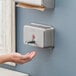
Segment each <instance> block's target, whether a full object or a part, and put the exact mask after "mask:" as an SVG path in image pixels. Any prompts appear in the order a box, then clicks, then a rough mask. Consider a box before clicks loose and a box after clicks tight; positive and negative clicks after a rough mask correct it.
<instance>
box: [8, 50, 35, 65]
mask: <svg viewBox="0 0 76 76" xmlns="http://www.w3.org/2000/svg"><path fill="white" fill-rule="evenodd" d="M35 56H36V52H35V51H32V52H28V53H26V54H25V55H21V54H19V53H13V54H10V59H9V61H10V62H14V63H18V64H24V63H27V62H29V61H31V60H32V59H33V58H34V57H35Z"/></svg>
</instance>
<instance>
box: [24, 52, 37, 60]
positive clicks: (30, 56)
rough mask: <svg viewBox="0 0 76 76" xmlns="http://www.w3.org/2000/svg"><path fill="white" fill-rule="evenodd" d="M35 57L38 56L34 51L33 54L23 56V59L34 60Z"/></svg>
mask: <svg viewBox="0 0 76 76" xmlns="http://www.w3.org/2000/svg"><path fill="white" fill-rule="evenodd" d="M35 56H36V52H35V51H32V52H30V53H27V54H25V55H24V56H23V59H27V58H30V59H32V58H34V57H35Z"/></svg>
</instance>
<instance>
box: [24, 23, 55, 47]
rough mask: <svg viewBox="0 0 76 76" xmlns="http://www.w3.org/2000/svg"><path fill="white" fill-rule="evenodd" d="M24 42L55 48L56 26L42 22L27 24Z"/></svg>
mask: <svg viewBox="0 0 76 76" xmlns="http://www.w3.org/2000/svg"><path fill="white" fill-rule="evenodd" d="M24 43H25V44H28V45H31V46H36V47H41V48H46V47H50V48H53V47H54V27H52V26H45V25H40V24H37V25H36V24H32V25H25V26H24Z"/></svg>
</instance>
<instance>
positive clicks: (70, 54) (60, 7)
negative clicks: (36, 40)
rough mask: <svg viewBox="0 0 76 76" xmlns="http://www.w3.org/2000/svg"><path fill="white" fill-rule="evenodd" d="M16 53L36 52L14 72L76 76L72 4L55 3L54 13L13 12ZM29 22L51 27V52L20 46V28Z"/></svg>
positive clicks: (67, 0) (75, 4) (75, 2)
mask: <svg viewBox="0 0 76 76" xmlns="http://www.w3.org/2000/svg"><path fill="white" fill-rule="evenodd" d="M16 10H17V14H16V16H17V51H18V52H19V53H22V54H24V53H26V52H28V51H32V50H36V51H37V56H36V57H35V58H34V59H33V60H32V61H31V62H29V63H26V64H23V65H17V66H16V67H14V69H15V70H17V71H21V72H24V73H29V74H30V76H76V35H75V32H76V0H56V6H55V10H54V11H51V10H46V11H45V12H40V11H37V10H29V9H22V8H16ZM31 22H35V23H43V24H48V25H53V26H54V27H55V48H54V49H53V50H52V49H50V48H48V49H40V48H36V47H31V46H27V45H24V44H23V26H24V25H25V24H29V23H31Z"/></svg>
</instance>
